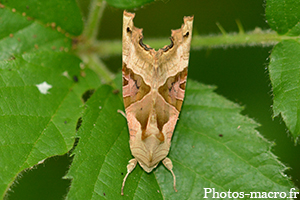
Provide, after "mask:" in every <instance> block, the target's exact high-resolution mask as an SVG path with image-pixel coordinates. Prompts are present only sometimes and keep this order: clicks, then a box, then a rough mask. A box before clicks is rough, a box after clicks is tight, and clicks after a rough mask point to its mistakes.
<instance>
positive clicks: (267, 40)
mask: <svg viewBox="0 0 300 200" xmlns="http://www.w3.org/2000/svg"><path fill="white" fill-rule="evenodd" d="M284 37H286V36H280V35H278V34H277V33H276V32H274V31H270V30H265V31H262V30H260V29H255V30H254V31H251V32H246V33H243V32H240V33H226V34H220V35H209V36H199V35H194V36H193V39H192V44H191V48H192V49H204V48H227V47H234V46H236V47H241V46H263V47H265V46H273V45H275V44H276V43H278V42H280V41H281V40H282V39H286V38H284ZM147 41H148V42H149V43H151V46H152V47H153V48H155V49H158V48H161V47H163V46H164V45H167V44H166V41H167V40H165V39H148V40H147ZM91 49H93V50H94V51H96V52H97V53H98V54H99V55H100V56H101V57H106V56H115V55H121V54H122V43H121V41H120V40H114V41H97V42H95V43H94V44H93V46H92V47H91Z"/></svg>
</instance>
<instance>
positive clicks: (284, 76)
mask: <svg viewBox="0 0 300 200" xmlns="http://www.w3.org/2000/svg"><path fill="white" fill-rule="evenodd" d="M299 58H300V44H299V42H298V41H295V40H284V41H282V42H281V43H279V44H277V45H276V46H275V47H274V49H273V51H272V55H271V61H270V65H269V72H270V79H271V82H272V87H273V95H274V100H273V101H274V105H273V111H274V116H277V115H279V114H280V113H281V116H282V118H283V120H284V121H285V123H286V125H287V127H288V128H289V130H290V131H291V134H292V136H293V137H294V139H295V142H296V141H297V138H298V137H299V135H300V121H299V116H300V87H299V86H300V83H299V79H300V66H299Z"/></svg>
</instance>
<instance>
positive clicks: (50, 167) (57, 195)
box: [8, 0, 300, 200]
mask: <svg viewBox="0 0 300 200" xmlns="http://www.w3.org/2000/svg"><path fill="white" fill-rule="evenodd" d="M78 3H79V5H80V6H81V7H82V10H83V15H86V13H87V11H88V3H89V1H85V0H81V1H78ZM264 3H265V1H263V0H251V1H249V0H224V1H220V0H185V1H182V0H163V1H156V2H154V3H151V4H148V5H145V6H143V7H142V8H140V9H136V10H130V11H131V12H135V13H136V17H135V21H134V22H135V26H137V27H140V28H143V29H144V43H147V39H149V38H156V37H159V38H161V37H163V38H165V41H166V45H167V44H169V39H168V37H169V36H170V33H171V32H170V30H171V29H177V28H180V26H181V24H182V22H183V21H182V18H183V16H187V15H194V17H195V20H194V34H199V35H212V34H220V31H219V29H218V27H217V26H216V22H219V23H220V24H221V25H222V26H223V27H224V28H225V30H226V31H227V32H229V33H230V32H237V31H238V28H237V25H236V22H235V20H236V19H239V20H240V21H241V23H242V25H243V27H244V29H245V31H251V30H253V29H255V28H256V27H260V28H261V29H269V26H268V24H267V22H266V19H265V11H264ZM122 13H123V10H120V9H116V8H113V7H110V6H107V7H106V9H105V12H104V16H103V18H102V21H101V28H100V31H99V39H100V40H102V39H103V40H104V39H105V40H107V39H118V40H121V31H122ZM148 44H149V45H150V46H151V43H148ZM271 50H272V47H239V48H237V47H227V48H219V49H202V50H197V51H195V50H193V51H191V54H190V65H189V78H190V79H194V80H197V81H199V82H202V83H205V84H210V85H216V86H217V87H218V89H217V90H216V92H217V93H218V94H220V95H222V96H224V97H226V98H227V99H229V100H231V101H233V102H236V103H238V104H240V105H242V106H244V107H245V109H244V111H243V114H244V115H246V116H248V117H250V118H253V119H254V120H256V121H257V122H258V123H260V124H261V127H259V128H258V129H257V130H258V131H259V132H260V133H261V134H262V135H263V136H264V137H265V138H266V139H268V140H269V141H274V142H275V143H276V145H275V146H274V147H273V148H272V152H273V153H274V154H275V155H276V156H278V159H279V160H280V161H281V162H283V163H284V164H285V165H286V166H287V167H289V168H290V169H288V170H287V171H286V173H287V174H288V176H291V178H292V181H293V182H294V183H295V185H296V186H297V187H298V188H300V181H299V180H300V146H299V145H298V146H295V145H294V143H293V140H292V138H291V137H290V135H289V133H288V130H287V128H286V126H285V124H284V122H283V120H282V119H281V118H280V117H276V118H275V119H272V109H271V105H272V93H271V85H270V80H269V75H268V71H267V66H268V62H269V59H268V58H269V56H270V53H271ZM104 62H105V63H106V64H107V66H108V67H109V68H110V70H111V71H113V72H115V73H117V72H119V71H120V70H121V66H122V61H121V55H120V56H116V57H110V58H105V59H104ZM124 142H127V141H124ZM71 162H72V159H71V158H68V156H67V155H64V156H56V157H53V158H50V159H47V160H46V161H45V163H44V164H41V165H39V166H37V167H35V168H34V169H32V170H27V171H25V172H23V173H22V174H21V175H20V176H19V178H18V180H17V183H15V184H14V186H13V188H12V191H10V192H9V198H8V199H11V200H15V199H18V200H19V199H30V200H34V199H44V200H46V199H51V200H53V199H62V198H63V196H65V195H66V194H67V191H68V188H69V187H70V182H71V181H70V180H63V179H62V177H63V176H64V174H65V173H66V172H67V169H68V167H69V165H70V164H71ZM124 167H125V166H124ZM37 183H38V184H37ZM116 187H119V185H118V186H116Z"/></svg>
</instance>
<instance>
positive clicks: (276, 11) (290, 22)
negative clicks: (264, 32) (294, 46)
mask: <svg viewBox="0 0 300 200" xmlns="http://www.w3.org/2000/svg"><path fill="white" fill-rule="evenodd" d="M266 17H267V20H268V23H269V25H270V27H271V28H272V29H273V30H275V31H276V32H277V33H279V34H287V33H288V35H294V36H295V35H299V34H300V24H299V19H300V1H299V0H268V1H267V5H266Z"/></svg>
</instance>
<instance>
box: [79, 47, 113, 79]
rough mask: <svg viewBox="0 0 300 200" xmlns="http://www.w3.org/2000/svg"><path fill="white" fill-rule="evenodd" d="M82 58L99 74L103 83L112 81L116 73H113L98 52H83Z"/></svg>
mask: <svg viewBox="0 0 300 200" xmlns="http://www.w3.org/2000/svg"><path fill="white" fill-rule="evenodd" d="M80 57H81V59H82V60H83V61H84V62H85V63H86V64H87V65H88V66H89V68H90V69H92V70H94V72H96V74H98V76H99V78H100V79H101V81H102V82H103V83H111V82H112V81H113V79H114V74H113V73H111V72H110V71H109V70H108V69H107V67H106V65H105V64H104V63H103V62H102V60H101V59H100V58H99V56H98V55H97V54H96V53H90V54H81V56H80Z"/></svg>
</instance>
